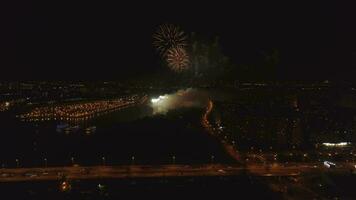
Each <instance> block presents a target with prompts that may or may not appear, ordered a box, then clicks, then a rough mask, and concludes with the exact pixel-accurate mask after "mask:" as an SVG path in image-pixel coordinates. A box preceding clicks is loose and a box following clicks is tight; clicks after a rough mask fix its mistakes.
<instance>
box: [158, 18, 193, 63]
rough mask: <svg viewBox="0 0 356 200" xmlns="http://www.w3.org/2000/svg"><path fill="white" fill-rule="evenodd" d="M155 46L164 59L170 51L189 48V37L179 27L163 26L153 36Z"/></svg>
mask: <svg viewBox="0 0 356 200" xmlns="http://www.w3.org/2000/svg"><path fill="white" fill-rule="evenodd" d="M153 39H154V41H153V45H154V46H155V47H156V48H157V50H158V51H159V52H160V54H161V55H163V56H164V57H165V56H166V54H167V51H168V49H170V48H176V47H180V48H183V47H185V46H187V41H186V40H187V37H186V35H185V33H184V32H183V31H182V30H180V28H179V27H177V26H174V25H172V24H163V25H161V26H159V27H158V29H157V31H156V32H155V33H154V34H153Z"/></svg>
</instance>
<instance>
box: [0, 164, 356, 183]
mask: <svg viewBox="0 0 356 200" xmlns="http://www.w3.org/2000/svg"><path fill="white" fill-rule="evenodd" d="M354 165H355V163H352V164H351V163H347V164H345V163H337V167H336V168H326V167H325V166H323V165H322V163H295V164H289V165H287V166H285V165H279V164H277V163H275V164H272V165H248V166H245V167H242V166H241V165H237V164H234V165H226V164H207V165H158V166H148V165H126V166H92V167H81V166H73V167H48V168H11V169H0V182H20V181H41V180H47V181H49V180H60V179H61V178H63V177H66V178H68V179H76V180H80V179H98V178H115V179H125V178H145V177H147V178H148V177H180V176H185V177H195V176H238V175H242V174H249V175H253V176H298V175H302V174H303V173H310V172H325V171H335V172H340V173H350V170H351V169H354Z"/></svg>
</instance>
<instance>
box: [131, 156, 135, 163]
mask: <svg viewBox="0 0 356 200" xmlns="http://www.w3.org/2000/svg"><path fill="white" fill-rule="evenodd" d="M134 163H135V156H131V164H134Z"/></svg>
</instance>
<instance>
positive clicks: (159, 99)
mask: <svg viewBox="0 0 356 200" xmlns="http://www.w3.org/2000/svg"><path fill="white" fill-rule="evenodd" d="M163 99H167V96H159V97H158V98H152V99H151V102H152V103H157V102H159V101H161V100H163Z"/></svg>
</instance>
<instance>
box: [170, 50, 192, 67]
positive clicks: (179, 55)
mask: <svg viewBox="0 0 356 200" xmlns="http://www.w3.org/2000/svg"><path fill="white" fill-rule="evenodd" d="M167 63H168V66H169V67H170V68H171V69H172V70H173V71H175V72H181V71H183V70H186V69H187V68H188V67H189V56H188V54H187V52H186V51H185V50H184V49H183V48H180V47H176V48H170V49H168V51H167Z"/></svg>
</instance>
